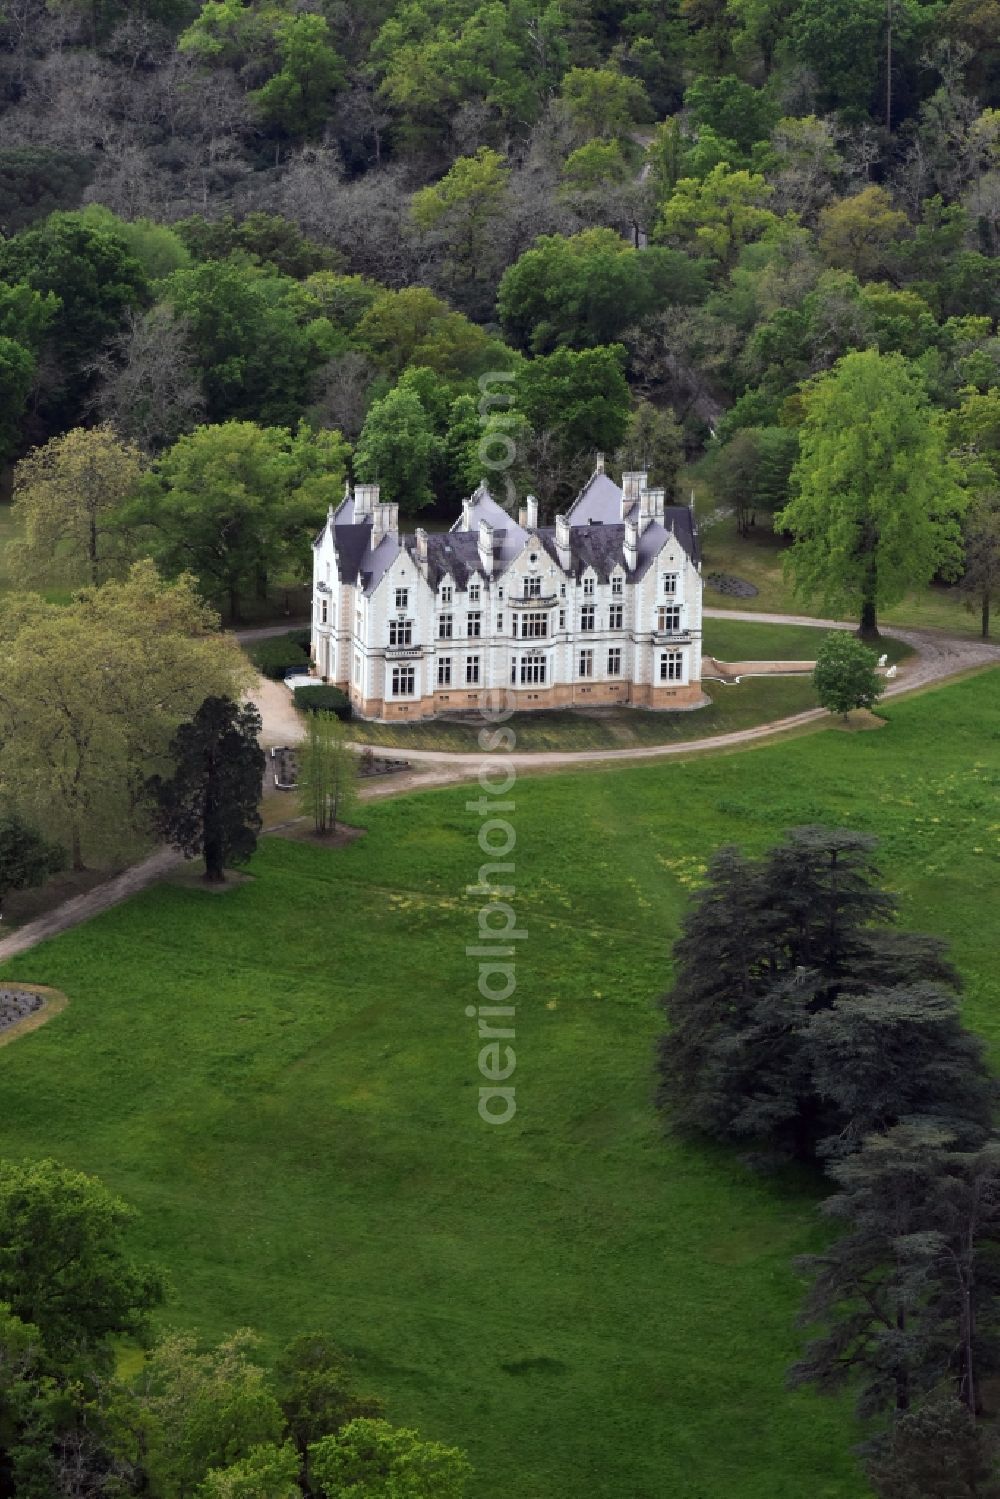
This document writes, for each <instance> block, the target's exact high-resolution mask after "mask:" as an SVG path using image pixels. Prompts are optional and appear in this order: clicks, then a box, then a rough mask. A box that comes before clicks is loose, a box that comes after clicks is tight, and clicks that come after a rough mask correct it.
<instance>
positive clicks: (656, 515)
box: [646, 489, 667, 525]
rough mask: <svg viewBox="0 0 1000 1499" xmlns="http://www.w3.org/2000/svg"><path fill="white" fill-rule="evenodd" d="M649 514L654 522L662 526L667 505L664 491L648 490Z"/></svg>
mask: <svg viewBox="0 0 1000 1499" xmlns="http://www.w3.org/2000/svg"><path fill="white" fill-rule="evenodd" d="M646 493H647V494H648V495H649V509H650V514H651V515H652V517H653V519H654V520H658V521H659V522H660V524H661V525H662V524H663V515H664V511H665V509H666V504H667V491H666V490H665V489H648V490H647V491H646Z"/></svg>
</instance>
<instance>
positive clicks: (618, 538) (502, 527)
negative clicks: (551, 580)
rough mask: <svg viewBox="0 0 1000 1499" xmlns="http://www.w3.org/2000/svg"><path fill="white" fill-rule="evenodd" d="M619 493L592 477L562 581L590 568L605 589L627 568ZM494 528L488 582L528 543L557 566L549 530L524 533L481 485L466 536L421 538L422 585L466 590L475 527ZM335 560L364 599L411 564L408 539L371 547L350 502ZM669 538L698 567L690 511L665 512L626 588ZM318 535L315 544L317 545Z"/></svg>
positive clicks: (474, 554) (575, 519)
mask: <svg viewBox="0 0 1000 1499" xmlns="http://www.w3.org/2000/svg"><path fill="white" fill-rule="evenodd" d="M621 513H622V492H621V490H620V489H619V488H618V485H617V484H615V483H614V482H613V481H612V480H611V479H609V478H608V476H607V475H606V474H602V473H597V474H594V475H593V476H592V477H591V478H590V479H589V480H588V482H587V484H585V485H584V487H583V489H582V490H581V491H580V494H579V495H578V496H577V498H576V500H575V501H574V502H573V505H572V507H571V508H570V511H569V515H568V517H567V518H568V519H569V522H570V533H569V537H570V545H569V551H570V566H569V571H568V573H567V576H569V577H572V578H577V579H578V578H580V577H582V576H583V573H584V572H585V571H586V570H587V568H588V567H590V568H593V570H594V572H595V573H596V575H597V577H598V578H599V579H600V580H601V581H603V582H606V581H607V580H608V578H609V577H610V576H611V573H612V572H613V571H614V568H615V567H616V566H620V567H622V568H624V567H625V526H624V523H623V522H622V519H621ZM481 520H485V521H487V522H488V523H489V524H490V525H491V526H492V527H493V558H494V565H493V571H494V575H496V574H499V573H501V572H503V571H504V569H505V568H506V567H507V566H509V564H510V563H511V562H512V561H513V560H514V559H515V558H516V557H518V556H519V555H520V553H521V552H522V551H523V550H524V547H525V546H526V545H527V543H528V542H529V540H530V539H531V538H532V537H534V538H536V539H537V541H538V543H539V545H540V547H541V548H543V549H544V551H545V552H546V554H547V555H548V556H549V557H550V558H551V559H552V561H553V562H555V563H556V565H557V566H558V565H559V553H558V549H557V547H556V533H555V528H554V527H551V526H544V527H540V528H538V529H537V530H532V531H527V530H525V529H524V527H522V526H520V525H518V523H517V522H516V521H515V520H513V519H512V518H511V516H509V515H508V514H507V512H506V511H505V510H504V509H502V508H501V506H500V505H498V504H497V502H496V500H494V499H493V497H492V495H491V494H490V492H489V490H488V489H487V488H486V486H485V485H480V487H479V489H477V490H476V492H475V494H474V495H473V496H472V497H471V499H470V500H469V502H468V521H469V525H470V527H471V529H468V530H464V529H462V523H463V517H462V516H460V517H459V519H458V520H457V521H456V522H455V524H454V525H453V526H452V528H451V530H450V531H446V532H432V533H431V534H429V535H428V537H427V564H428V582H429V583H430V586H431V588H433V589H435V590H436V589H437V586H438V584H439V583H440V581H441V579H442V578H444V577H446V576H450V577H451V578H452V579H453V580H454V584H455V587H456V589H458V590H459V591H463V592H464V590H465V589H466V588H467V587H468V583H469V579H470V577H471V576H472V575H473V574H474V573H478V574H480V575H481V576H482V575H483V574H484V569H483V565H482V561H481V559H480V555H479V522H480V521H481ZM328 524H329V525H330V526H331V529H332V533H333V540H334V546H335V548H336V552H337V568H338V571H339V573H340V577H341V578H342V579H343V580H345V581H355V582H359V583H360V584H361V586H362V588H363V590H364V592H365V593H366V594H370V593H372V592H373V591H374V590H375V588H377V587H378V584H379V582H380V581H381V579H382V578H383V577H384V575H385V573H386V571H387V570H388V568H389V567H391V565H392V563H393V562H394V561H395V559H396V558H397V557H398V556H399V554H400V552H402V551H405V552H407V554H408V555H409V556H410V557H412V558H413V560H414V561H416V556H417V543H416V537H414V536H403V537H401V538H397V537H396V536H390V535H385V536H383V537H382V539H381V541H380V542H379V544H378V546H377V547H375V548H374V549H373V548H372V546H371V517H370V516H366V517H365V518H364V519H363V520H362V521H360V522H357V523H356V522H355V521H354V500H353V498H352V497H351V496H350V495H347V496H345V498H344V499H343V501H342V502H341V504H340V506H339V507H338V509H337V510H336V511H335V512H334V514H333V519H332V522H328ZM671 530H673V533H674V535H675V537H676V538H677V541H678V542H679V543H680V545H681V546H682V547H683V549H684V551H685V552H686V553H687V554H688V556H689V557H690V558H691V560H692V562H694V563H695V565H696V566H697V565H698V563H699V562H700V548H699V544H698V533H697V531H696V529H695V526H694V520H693V517H692V514H691V511H690V510H689V509H688V508H687V506H686V505H670V506H668V507H667V508H666V510H665V511H664V517H663V524H662V525H661V523H660V522H659V521H656V520H653V521H650V522H649V524H648V525H647V527H646V529H645V531H643V533H642V535H641V536H640V537H639V547H638V562H637V566H636V568H635V571H634V572H632V573H629V572H628V571H627V569H626V581H628V582H635V581H638V579H640V578H641V577H643V575H644V574H645V573H646V572H647V571H648V569H649V568H650V566H651V565H652V563H653V560H654V558H656V557H657V556H658V555H659V554H660V552H661V551H662V550H663V547H664V546H665V544H666V543H667V541H668V540H669V536H670V532H671ZM323 534H324V533H323V532H322V531H321V532H320V535H319V537H317V542H318V541H319V540H320V539H321V538H322V536H323Z"/></svg>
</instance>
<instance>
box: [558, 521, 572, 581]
mask: <svg viewBox="0 0 1000 1499" xmlns="http://www.w3.org/2000/svg"><path fill="white" fill-rule="evenodd" d="M556 551H557V553H558V554H559V566H560V567H561V568H562V570H563V572H564V573H565V572H569V566H570V553H569V521H568V520H567V519H566V517H565V515H557V516H556Z"/></svg>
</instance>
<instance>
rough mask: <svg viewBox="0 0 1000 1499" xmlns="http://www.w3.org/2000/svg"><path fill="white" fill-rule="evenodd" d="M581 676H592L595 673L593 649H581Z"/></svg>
mask: <svg viewBox="0 0 1000 1499" xmlns="http://www.w3.org/2000/svg"><path fill="white" fill-rule="evenodd" d="M578 675H579V676H581V677H592V676H593V675H594V653H593V651H581V652H580V661H579V672H578Z"/></svg>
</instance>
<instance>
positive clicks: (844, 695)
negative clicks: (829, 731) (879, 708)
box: [813, 630, 885, 718]
mask: <svg viewBox="0 0 1000 1499" xmlns="http://www.w3.org/2000/svg"><path fill="white" fill-rule="evenodd" d="M875 665H876V656H875V652H874V651H870V650H869V649H868V648H867V646H865V645H863V644H862V643H861V641H860V640H858V638H857V636H855V635H851V634H849V633H848V632H847V631H846V630H833V631H831V633H830V634H829V635H826V636H824V637H823V640H822V642H821V644H820V647H819V650H818V651H817V653H816V670H815V671H814V672H813V684H814V686H815V688H816V696H817V697H818V698H819V700H820V702H821V703H822V705H823V707H824V708H829V710H830V712H831V713H842V714H843V715H844V717H845V718H846V717H847V715H848V713H850V711H851V709H852V708H874V706H875V704H876V703H877V702H878V700H879V698H880V697H881V696H882V693H883V692H884V691H885V682H884V680H883V678H882V677H880V676H879V674H878V672H877V671H876V669H875Z"/></svg>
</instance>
